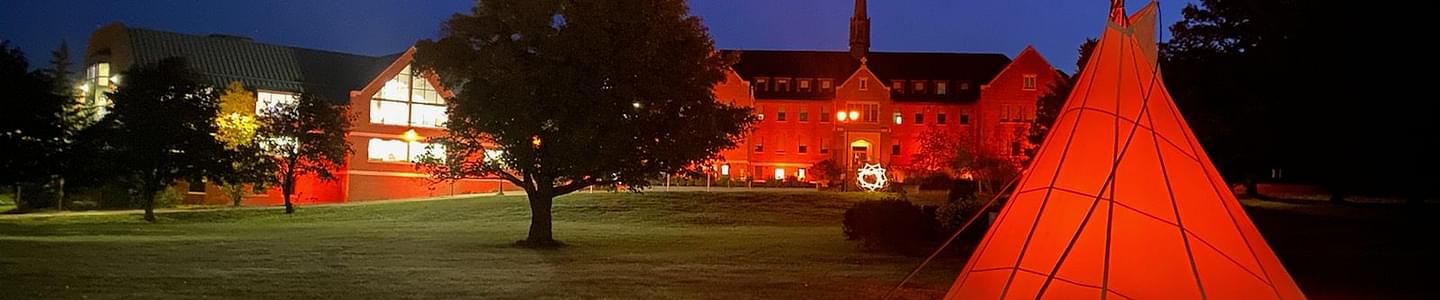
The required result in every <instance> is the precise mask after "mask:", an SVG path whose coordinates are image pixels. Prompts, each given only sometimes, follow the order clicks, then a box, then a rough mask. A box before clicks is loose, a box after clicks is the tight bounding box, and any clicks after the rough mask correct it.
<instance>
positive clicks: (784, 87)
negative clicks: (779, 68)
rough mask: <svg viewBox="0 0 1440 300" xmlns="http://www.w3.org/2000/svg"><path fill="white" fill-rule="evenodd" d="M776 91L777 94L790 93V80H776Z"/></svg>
mask: <svg viewBox="0 0 1440 300" xmlns="http://www.w3.org/2000/svg"><path fill="white" fill-rule="evenodd" d="M775 91H776V92H789V91H790V78H775Z"/></svg>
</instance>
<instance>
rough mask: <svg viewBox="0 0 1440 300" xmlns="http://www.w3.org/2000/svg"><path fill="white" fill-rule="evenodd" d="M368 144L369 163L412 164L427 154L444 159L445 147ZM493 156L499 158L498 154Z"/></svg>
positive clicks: (381, 141) (374, 141) (396, 142)
mask: <svg viewBox="0 0 1440 300" xmlns="http://www.w3.org/2000/svg"><path fill="white" fill-rule="evenodd" d="M368 144H369V149H367V150H366V152H367V153H366V157H367V158H368V159H369V160H371V161H383V162H413V161H418V160H420V155H421V154H425V153H427V152H428V153H430V154H431V155H434V156H435V157H437V158H440V159H445V145H440V144H430V143H422V142H406V141H402V140H387V139H378V138H372V139H370V142H369V143H368ZM491 155H492V154H491V153H489V151H487V152H486V153H485V156H486V157H487V158H490V156H491ZM494 155H495V157H499V154H498V153H497V154H494Z"/></svg>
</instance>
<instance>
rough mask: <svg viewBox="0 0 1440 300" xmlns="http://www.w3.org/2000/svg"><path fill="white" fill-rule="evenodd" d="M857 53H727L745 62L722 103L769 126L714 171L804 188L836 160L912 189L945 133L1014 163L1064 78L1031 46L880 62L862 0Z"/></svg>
mask: <svg viewBox="0 0 1440 300" xmlns="http://www.w3.org/2000/svg"><path fill="white" fill-rule="evenodd" d="M850 23H851V24H850V50H849V51H848V52H846V51H751V50H729V52H732V53H734V54H736V55H738V56H739V62H737V63H736V65H735V66H734V68H733V69H732V71H731V72H730V74H729V76H728V79H727V80H726V81H725V82H724V83H722V84H720V85H718V86H717V87H716V88H715V93H716V96H717V97H716V98H717V99H719V100H720V101H727V102H733V103H737V104H740V105H745V106H751V107H753V108H754V109H755V111H756V113H757V114H759V115H760V116H761V121H760V124H759V126H758V127H757V129H756V130H755V132H754V133H751V134H750V135H749V136H747V137H746V138H745V139H744V140H743V141H742V142H741V144H742V146H741V147H738V148H735V149H730V150H727V151H724V152H723V153H721V154H722V156H723V157H724V158H725V162H724V164H722V165H720V166H716V168H718V169H719V170H720V171H719V172H720V173H722V175H728V176H731V177H732V178H754V179H756V180H770V179H776V178H800V179H802V180H803V178H805V177H810V176H807V175H808V174H806V173H807V171H808V169H809V168H811V167H812V165H814V164H815V163H817V162H820V161H822V160H825V159H834V161H835V162H837V163H838V164H840V165H842V166H843V168H844V169H846V170H854V169H856V168H857V167H858V165H857V164H858V162H860V161H865V162H869V163H879V164H881V165H884V166H887V169H890V172H891V174H892V176H891V178H892V179H897V178H898V179H900V180H903V179H904V176H905V174H904V169H906V168H907V167H908V166H909V164H910V160H911V158H912V157H914V155H915V153H916V151H917V150H918V149H920V138H919V137H920V135H921V134H922V133H923V132H925V131H926V130H943V131H950V133H953V135H952V136H957V137H960V138H961V139H962V140H965V141H971V142H969V143H967V144H968V145H970V146H971V147H974V149H973V150H975V151H984V152H986V153H990V154H995V155H999V156H1017V155H1019V154H1020V151H1021V148H1023V147H1026V146H1027V145H1026V144H1025V143H1026V139H1025V134H1024V132H1025V130H1026V129H1027V128H1028V126H1029V123H1030V121H1031V120H1033V119H1034V116H1035V101H1036V100H1037V99H1038V98H1039V97H1040V96H1041V95H1043V94H1044V93H1045V92H1046V89H1047V88H1048V87H1049V86H1050V84H1051V83H1052V82H1054V81H1055V80H1064V77H1063V76H1062V75H1061V74H1060V73H1059V72H1058V71H1057V70H1056V69H1055V68H1054V67H1051V65H1050V64H1049V63H1048V62H1046V60H1045V58H1043V57H1041V56H1040V54H1039V53H1038V52H1036V51H1035V49H1034V48H1031V47H1026V48H1025V49H1023V50H1021V51H1020V53H1019V54H1017V55H1016V56H1015V57H1014V58H1013V59H1011V58H1009V57H1006V56H1005V55H1004V54H990V53H932V52H871V51H870V19H869V17H868V16H867V14H866V4H865V1H864V0H858V1H856V2H855V15H854V16H853V17H852V18H851V21H850Z"/></svg>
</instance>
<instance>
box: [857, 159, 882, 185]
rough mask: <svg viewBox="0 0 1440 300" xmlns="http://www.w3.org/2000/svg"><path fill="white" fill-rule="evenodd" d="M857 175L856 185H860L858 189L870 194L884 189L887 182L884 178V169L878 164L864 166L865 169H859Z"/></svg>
mask: <svg viewBox="0 0 1440 300" xmlns="http://www.w3.org/2000/svg"><path fill="white" fill-rule="evenodd" d="M857 173H858V175H857V176H855V181H856V183H857V184H859V185H860V188H862V189H865V190H868V191H871V192H874V191H876V190H879V189H882V188H885V183H886V181H888V180H887V179H886V178H885V168H882V167H880V164H865V167H863V168H860V170H858V172H857Z"/></svg>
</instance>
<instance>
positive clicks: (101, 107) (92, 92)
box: [80, 62, 111, 118]
mask: <svg viewBox="0 0 1440 300" xmlns="http://www.w3.org/2000/svg"><path fill="white" fill-rule="evenodd" d="M110 86H111V85H110V63H105V62H101V63H95V64H93V65H90V67H87V68H85V82H82V83H80V88H81V89H83V90H84V92H85V102H86V103H87V104H90V105H93V106H94V107H95V109H96V111H95V117H96V118H99V117H103V116H105V114H106V113H108V112H109V109H110V97H107V96H105V93H106V92H110Z"/></svg>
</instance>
